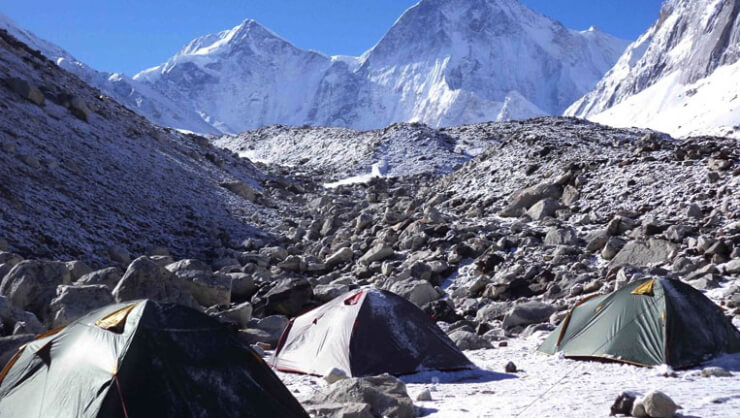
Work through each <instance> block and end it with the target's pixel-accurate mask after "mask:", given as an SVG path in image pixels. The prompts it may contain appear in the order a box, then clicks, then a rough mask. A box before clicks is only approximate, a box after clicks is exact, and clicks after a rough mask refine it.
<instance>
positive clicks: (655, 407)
mask: <svg viewBox="0 0 740 418" xmlns="http://www.w3.org/2000/svg"><path fill="white" fill-rule="evenodd" d="M642 405H643V407H644V408H645V413H646V414H647V416H649V417H651V418H671V417H673V416H675V415H676V411H678V410H679V409H681V407H680V406H678V405H676V403H675V402H673V399H671V398H670V397H669V396H668V395H666V394H665V393H663V392H661V391H658V390H654V391H652V392H650V393H648V394H647V395H645V397H644V398H643V399H642Z"/></svg>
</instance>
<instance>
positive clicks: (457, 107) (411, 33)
mask: <svg viewBox="0 0 740 418" xmlns="http://www.w3.org/2000/svg"><path fill="white" fill-rule="evenodd" d="M430 27H433V28H437V29H436V31H435V32H434V33H429V31H428V30H427V28H430ZM626 45H627V42H626V41H622V40H620V39H617V38H614V37H612V36H610V35H607V34H604V33H602V32H600V31H598V30H595V29H592V30H588V31H583V32H577V31H573V30H569V29H566V28H565V27H563V26H562V25H561V24H560V23H558V22H555V21H553V20H551V19H549V18H547V17H545V16H542V15H540V14H538V13H536V12H534V11H532V10H530V9H528V8H526V7H525V6H523V5H522V4H520V3H519V2H517V1H515V0H495V1H494V0H475V1H463V0H422V1H420V2H419V3H418V4H416V5H415V6H413V7H411V8H410V9H408V10H407V11H406V12H405V13H404V14H403V15H402V16H401V17H400V18H399V19H398V21H397V22H396V23H395V24H394V26H393V27H392V28H391V29H390V30H389V32H388V33H387V34H386V35H385V36H384V37H383V38H382V39H381V40H380V41H379V42H378V44H377V45H375V46H374V47H373V48H372V49H370V50H369V51H367V52H366V53H364V54H363V55H362V56H361V57H359V58H355V57H346V56H340V57H328V56H326V55H324V54H321V53H318V52H315V51H305V50H301V49H299V48H296V47H295V46H294V45H292V44H291V43H290V42H288V41H286V40H285V39H283V38H281V37H279V36H278V35H276V34H275V33H273V32H271V31H269V30H268V29H266V28H264V27H262V26H261V25H259V24H258V23H257V22H255V21H253V20H245V21H244V22H242V23H241V24H240V25H238V26H236V27H234V28H233V29H231V30H227V31H222V32H219V33H216V34H211V35H206V36H203V37H200V38H198V39H195V40H193V41H191V42H190V43H189V44H188V45H186V46H185V47H184V48H183V49H182V50H181V51H180V52H179V53H178V54H176V55H175V56H174V57H173V58H171V59H170V60H168V61H167V62H166V63H164V64H162V65H160V66H157V67H154V68H151V69H148V70H145V71H143V72H141V73H139V74H137V75H136V76H135V77H134V79H135V80H137V81H141V82H144V83H147V84H149V85H150V86H151V87H152V88H153V89H155V90H157V91H160V92H161V93H162V94H163V95H165V96H166V97H169V98H172V99H173V100H174V101H176V102H178V103H180V104H181V105H182V106H183V107H189V108H190V109H191V110H192V111H194V112H196V113H199V114H201V115H203V117H204V119H205V120H207V121H208V122H209V123H210V124H211V125H212V126H214V127H215V128H217V129H219V130H221V131H223V132H226V133H234V132H241V131H245V130H249V129H257V128H261V127H263V126H268V125H273V124H284V125H304V124H307V125H313V126H338V127H348V128H353V129H378V128H383V127H385V126H388V125H389V124H392V123H396V122H422V123H425V124H427V125H429V126H432V127H440V126H448V125H456V124H462V123H475V122H480V121H490V120H494V121H502V120H510V119H525V118H531V117H537V116H542V115H547V114H559V113H561V112H562V111H563V110H565V108H566V107H567V106H568V105H569V104H571V103H572V102H573V101H574V100H576V99H577V98H578V97H580V96H581V95H583V94H584V93H585V92H587V91H588V90H590V89H591V88H592V87H593V86H594V85H595V84H596V82H597V81H598V80H599V79H600V78H601V76H602V75H603V74H604V73H605V72H606V71H607V70H608V69H609V68H610V67H611V66H612V65H613V64H614V63H615V62H616V60H617V58H618V57H619V55H620V54H621V53H622V51H623V50H624V48H625V47H626ZM514 69H516V71H515V70H514ZM525 69H526V70H525Z"/></svg>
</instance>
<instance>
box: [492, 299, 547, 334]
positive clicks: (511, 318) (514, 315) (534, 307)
mask: <svg viewBox="0 0 740 418" xmlns="http://www.w3.org/2000/svg"><path fill="white" fill-rule="evenodd" d="M556 310H557V309H555V307H554V306H553V305H549V304H547V303H542V302H535V301H532V302H524V303H518V304H516V305H514V307H513V308H512V309H511V311H510V312H509V313H508V314H506V316H505V317H504V322H503V327H504V328H505V329H511V328H514V327H517V326H527V325H530V324H539V323H542V322H548V321H549V320H550V315H552V314H553V313H555V311H556Z"/></svg>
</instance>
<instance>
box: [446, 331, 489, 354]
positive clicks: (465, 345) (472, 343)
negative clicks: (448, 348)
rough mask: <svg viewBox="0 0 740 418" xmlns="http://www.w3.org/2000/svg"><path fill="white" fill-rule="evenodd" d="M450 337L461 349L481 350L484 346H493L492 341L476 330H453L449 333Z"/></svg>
mask: <svg viewBox="0 0 740 418" xmlns="http://www.w3.org/2000/svg"><path fill="white" fill-rule="evenodd" d="M449 337H450V339H451V340H452V342H454V343H455V345H456V346H457V348H459V349H460V350H480V349H483V348H493V346H492V345H491V343H490V342H489V341H488V340H486V339H485V338H483V337H481V336H480V335H478V334H476V333H474V332H470V331H466V330H463V329H457V330H455V331H452V332H451V333H450V334H449Z"/></svg>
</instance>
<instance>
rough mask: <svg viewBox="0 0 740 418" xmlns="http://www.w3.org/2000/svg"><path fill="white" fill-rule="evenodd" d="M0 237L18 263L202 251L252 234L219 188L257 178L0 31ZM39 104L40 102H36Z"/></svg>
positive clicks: (253, 207)
mask: <svg viewBox="0 0 740 418" xmlns="http://www.w3.org/2000/svg"><path fill="white" fill-rule="evenodd" d="M0 80H1V81H0V107H1V108H2V112H0V231H2V232H1V235H2V238H3V239H5V240H7V241H8V242H9V243H10V245H11V247H12V248H14V251H17V252H19V253H20V254H22V255H29V254H34V255H36V256H39V257H49V258H51V257H55V258H56V257H58V258H65V259H69V258H72V257H80V258H83V259H85V260H92V261H98V260H104V259H105V258H106V257H107V253H106V252H107V248H108V247H109V246H111V245H118V246H122V247H124V248H127V249H128V250H129V251H132V252H135V253H138V254H146V253H147V252H148V251H150V250H151V248H153V247H157V246H164V247H166V248H169V249H170V251H172V253H173V254H179V255H189V256H195V255H199V254H203V252H205V251H211V250H212V249H213V248H214V242H215V243H218V242H220V239H219V238H220V237H221V236H225V235H223V234H224V233H228V234H231V235H232V236H234V237H236V238H240V237H242V238H244V237H251V236H254V235H255V234H261V232H260V230H259V229H258V228H257V227H256V226H254V225H253V223H252V222H250V221H249V220H250V219H251V218H252V216H253V215H254V214H255V213H259V212H264V209H263V208H261V207H259V206H258V205H257V204H256V203H250V202H248V201H246V200H245V199H243V198H241V197H239V196H237V195H236V194H234V193H232V192H230V191H228V190H227V189H226V188H224V187H221V184H222V183H228V182H235V181H243V182H245V183H248V184H251V185H252V187H254V188H255V189H260V187H261V186H260V182H261V181H262V180H263V179H265V178H266V175H265V174H264V173H262V172H261V171H260V170H257V169H256V168H255V167H254V166H253V165H252V164H251V163H249V162H247V161H246V160H242V159H238V158H235V157H233V156H232V155H231V154H230V153H223V152H219V151H218V150H216V149H215V148H213V147H212V146H210V145H209V144H208V142H207V141H206V140H205V139H204V138H201V137H196V136H188V135H183V134H180V133H177V132H175V131H172V130H166V129H162V128H159V127H156V126H154V125H152V124H150V123H149V122H148V121H146V120H145V119H144V118H142V117H140V116H138V115H136V114H134V113H133V112H131V111H130V110H128V109H126V108H125V107H123V106H121V105H120V104H118V103H116V102H114V101H112V100H110V98H107V97H105V96H101V95H100V94H99V92H98V91H97V90H95V89H93V88H90V87H89V86H88V85H87V84H85V83H84V82H83V81H81V80H80V79H79V78H78V77H76V76H74V75H72V74H70V73H68V72H66V71H63V70H62V69H60V68H59V67H58V66H57V65H55V64H54V63H53V62H51V61H49V60H47V59H46V58H45V57H43V56H42V55H41V54H39V53H38V52H37V51H35V50H33V49H31V48H28V47H26V46H25V45H24V44H22V43H20V42H18V41H17V40H16V39H15V38H13V37H12V36H10V35H8V34H7V32H6V31H4V30H0ZM44 97H45V100H44Z"/></svg>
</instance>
